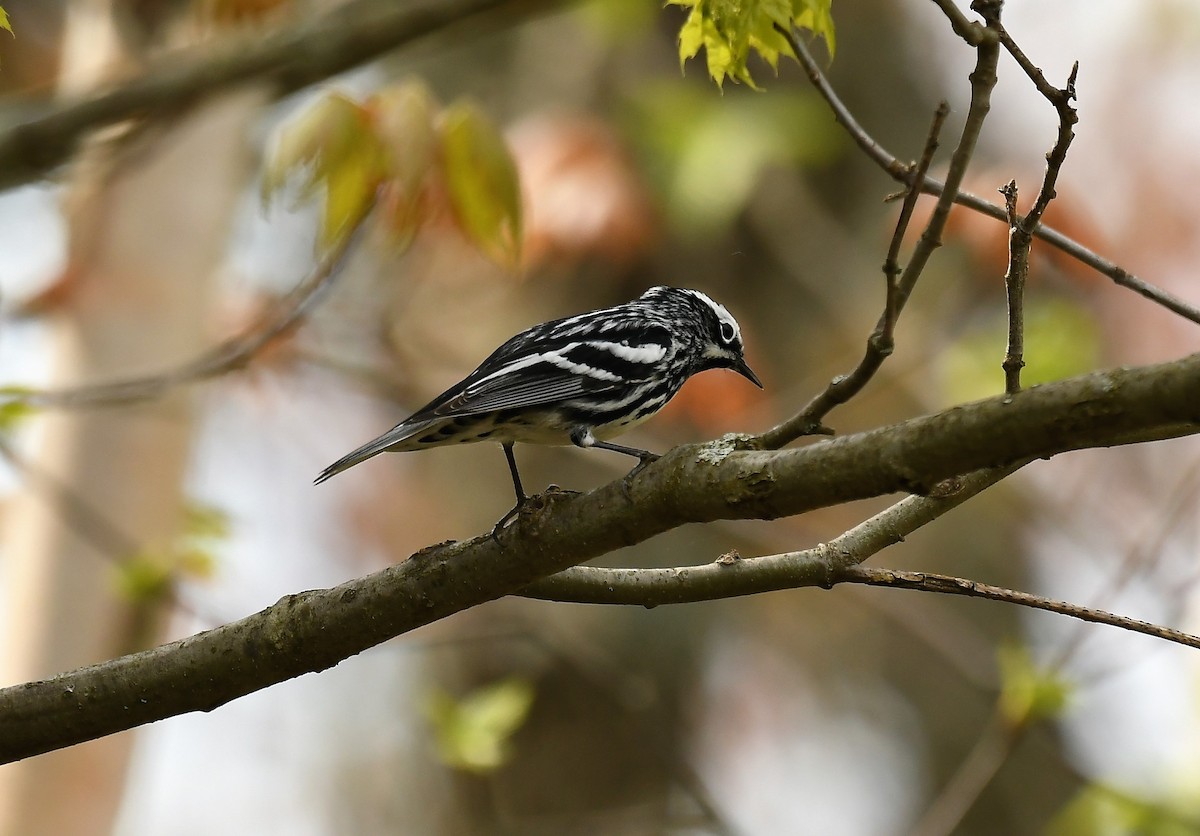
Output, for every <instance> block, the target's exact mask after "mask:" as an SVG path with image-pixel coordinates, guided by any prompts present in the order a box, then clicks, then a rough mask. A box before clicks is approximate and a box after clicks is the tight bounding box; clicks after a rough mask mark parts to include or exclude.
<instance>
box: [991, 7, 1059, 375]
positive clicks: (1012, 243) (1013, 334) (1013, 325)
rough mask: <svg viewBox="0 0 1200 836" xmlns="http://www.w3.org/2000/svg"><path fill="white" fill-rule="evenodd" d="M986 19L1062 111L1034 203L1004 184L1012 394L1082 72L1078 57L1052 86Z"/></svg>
mask: <svg viewBox="0 0 1200 836" xmlns="http://www.w3.org/2000/svg"><path fill="white" fill-rule="evenodd" d="M988 25H989V26H991V27H992V28H994V29H995V30H996V32H997V33H998V36H999V38H1000V42H1001V43H1002V44H1004V46H1005V47H1006V48H1007V49H1008V51H1009V52H1010V53H1012V54H1013V55H1014V56H1015V57H1016V59H1017V63H1018V64H1020V65H1021V66H1022V68H1023V69H1025V72H1026V74H1027V75H1028V76H1029V78H1030V79H1031V80H1032V81H1033V84H1034V86H1035V87H1036V88H1037V89H1038V92H1040V93H1041V94H1042V95H1043V96H1044V97H1045V98H1046V100H1047V101H1049V102H1050V104H1051V105H1052V106H1053V107H1054V109H1055V110H1056V111H1057V112H1058V136H1057V138H1056V139H1055V141H1054V147H1053V148H1051V149H1050V152H1049V153H1047V154H1046V173H1045V175H1044V176H1043V177H1042V187H1041V188H1040V189H1039V190H1038V195H1037V198H1036V199H1035V200H1034V202H1033V208H1032V209H1030V210H1029V214H1028V215H1026V216H1025V217H1024V218H1022V217H1021V215H1020V213H1019V212H1018V210H1017V182H1016V181H1015V180H1012V181H1010V182H1009V183H1008V184H1007V185H1006V186H1004V187H1003V188H1001V189H1000V193H1001V194H1002V195H1004V209H1005V214H1006V216H1007V218H1008V268H1007V270H1006V271H1005V273H1004V288H1005V293H1006V295H1007V298H1008V349H1007V351H1006V352H1005V355H1004V362H1003V363H1002V364H1001V366H1002V367H1003V369H1004V389H1005V391H1006V392H1008V393H1009V394H1012V393H1014V392H1019V391H1020V390H1021V369H1023V368H1025V283H1026V281H1027V280H1028V278H1029V253H1030V250H1031V248H1032V245H1033V232H1034V230H1035V229H1037V227H1038V225H1039V224H1040V223H1041V221H1042V216H1043V215H1044V214H1045V212H1046V209H1047V208H1048V207H1049V206H1050V201H1051V200H1053V199H1054V197H1055V184H1056V183H1057V182H1058V175H1059V172H1060V171H1061V170H1062V166H1063V164H1064V163H1065V162H1066V161H1067V151H1068V149H1070V147H1071V142H1072V140H1074V139H1075V130H1074V128H1075V123H1076V122H1078V121H1079V114H1078V113H1077V112H1076V111H1075V107H1074V106H1073V105H1072V104H1071V102H1072V100H1073V99H1074V98H1075V79H1076V76H1077V75H1078V74H1079V62H1078V61H1077V62H1075V65H1074V66H1073V67H1072V68H1071V74H1070V76H1068V78H1067V85H1066V87H1064V88H1063V89H1062V90H1058V89H1056V88H1055V87H1052V86H1051V85H1050V84H1049V83H1048V82H1047V81H1046V78H1045V76H1043V75H1042V72H1041V70H1039V69H1038V68H1037V67H1034V66H1033V65H1032V64H1031V63H1030V61H1029V59H1028V58H1027V57H1026V56H1025V53H1024V52H1022V51H1021V50H1020V48H1019V47H1018V46H1017V45H1016V43H1015V42H1014V41H1013V39H1012V37H1011V36H1010V35H1009V34H1008V32H1006V31H1005V30H1004V27H1003V26H1001V24H1000V20H999V18H998V17H997V18H995V19H990V20H989V21H988Z"/></svg>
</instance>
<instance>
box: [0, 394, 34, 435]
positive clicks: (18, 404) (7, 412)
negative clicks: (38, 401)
mask: <svg viewBox="0 0 1200 836" xmlns="http://www.w3.org/2000/svg"><path fill="white" fill-rule="evenodd" d="M37 411H38V410H37V407H35V406H33V405H32V404H31V403H29V401H23V400H11V401H5V402H4V403H0V433H10V432H12V431H13V430H15V429H16V428H17V427H18V426H19V425H20V424H21V422H23V421H24V420H25V419H26V418H28V417H30V416H31V415H35V414H36V413H37Z"/></svg>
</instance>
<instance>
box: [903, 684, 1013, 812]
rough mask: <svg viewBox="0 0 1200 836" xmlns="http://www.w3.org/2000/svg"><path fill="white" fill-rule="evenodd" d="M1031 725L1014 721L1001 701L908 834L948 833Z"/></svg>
mask: <svg viewBox="0 0 1200 836" xmlns="http://www.w3.org/2000/svg"><path fill="white" fill-rule="evenodd" d="M1027 729H1028V724H1025V723H1022V724H1013V723H1012V722H1010V721H1009V720H1008V718H1007V717H1006V715H1005V714H1004V711H1003V708H1002V707H1001V705H1000V702H999V700H997V702H996V706H995V707H994V708H993V709H992V714H991V716H990V717H989V718H988V721H987V725H986V726H984V728H983V730H982V731H981V732H980V733H979V737H978V738H976V740H975V743H974V745H972V746H971V751H970V752H968V753H967V756H966V758H964V759H963V762H962V763H961V764H960V765H959V767H958V769H956V770H955V772H954V775H952V776H951V778H950V780H949V781H948V782H947V784H946V786H945V788H943V790H942V791H941V792H940V793H938V796H937V798H935V799H934V800H933V803H932V804H930V805H929V807H928V808H927V809H926V810H925V812H924V814H922V816H921V819H920V821H918V822H917V824H916V826H914V827H913V829H912V830H911V831H910V832H909V836H949V834H951V833H954V832H955V831H956V830H957V829H958V826H959V825H960V824H961V823H962V820H963V818H965V817H966V815H967V813H968V812H970V810H971V807H972V806H974V804H975V800H976V799H977V798H979V796H980V795H982V794H983V791H984V790H985V789H987V786H988V784H990V783H991V782H992V779H993V778H995V777H996V773H998V772H999V771H1000V767H1002V766H1004V763H1005V761H1007V760H1008V757H1009V755H1011V754H1012V752H1013V749H1015V748H1016V745H1017V743H1018V742H1019V741H1020V739H1021V737H1022V736H1023V735H1024V732H1025V731H1026V730H1027Z"/></svg>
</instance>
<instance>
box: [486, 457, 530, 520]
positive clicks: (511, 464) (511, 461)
mask: <svg viewBox="0 0 1200 836" xmlns="http://www.w3.org/2000/svg"><path fill="white" fill-rule="evenodd" d="M502 446H503V447H504V457H505V458H507V459H508V470H509V472H510V473H511V474H512V480H513V491H515V492H516V494H517V504H516V505H514V506H513V507H512V508H511V509H509V512H508V513H507V514H505V515H504V516H503V517H501V518H500V522H498V523H496V525H495V526H493V527H492V539H493V540H496V535H497V534H499V532H500V530H501V529H502V528H504V524H505V523H507V522H508V521H509V520H511V519H512V518H513V517H515V516H516V515H517V514H518V513H519V512H520V510H521V507H522V506H524V505H525V503H526V502H528V501H529V497H528V496H527V495H526V494H525V489H524V488H523V487H521V474H520V473H518V472H517V459H516V457H515V456H513V443H512V442H511V441H506V442H504V444H503V445H502ZM497 542H498V541H497Z"/></svg>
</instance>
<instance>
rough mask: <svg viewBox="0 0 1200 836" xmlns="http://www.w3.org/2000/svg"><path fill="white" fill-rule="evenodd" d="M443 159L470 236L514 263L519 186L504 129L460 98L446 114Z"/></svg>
mask: <svg viewBox="0 0 1200 836" xmlns="http://www.w3.org/2000/svg"><path fill="white" fill-rule="evenodd" d="M441 139H442V161H443V165H444V167H445V177H446V187H447V191H448V193H449V197H450V204H451V206H453V208H454V213H455V215H456V216H457V218H458V222H459V225H460V226H461V227H462V230H463V232H464V233H466V235H467V237H468V238H469V239H470V240H471V241H473V242H474V243H475V245H476V246H477V247H479V248H480V250H481V251H483V252H484V253H485V254H486V255H488V256H489V257H491V258H493V259H495V260H496V261H498V262H500V263H501V264H505V265H507V266H510V267H511V266H515V265H516V263H517V259H518V257H519V255H520V245H521V187H520V183H519V180H518V178H517V166H516V163H515V162H514V161H513V158H512V154H511V153H510V152H509V150H508V145H507V144H506V143H505V141H504V137H503V136H501V134H500V131H499V130H497V129H496V127H495V126H494V125H493V124H492V122H491V120H490V119H488V118H487V116H485V115H484V114H483V112H482V111H481V110H479V108H477V107H476V106H475V105H473V104H471V103H469V102H463V101H460V102H456V103H455V104H453V105H451V106H450V107H449V108H448V109H447V110H446V113H445V114H444V116H443V119H442V125H441Z"/></svg>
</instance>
